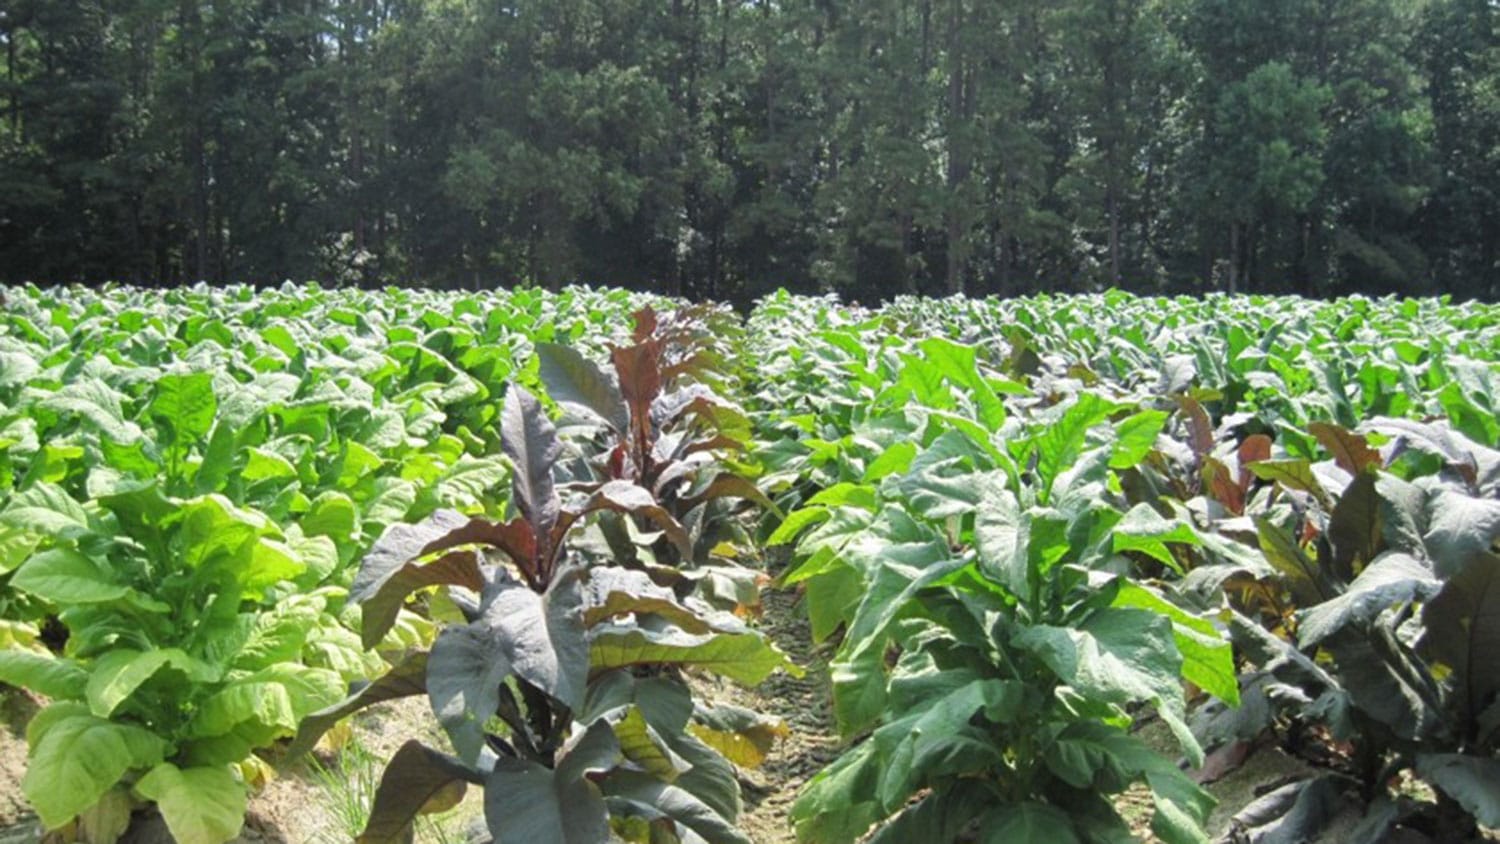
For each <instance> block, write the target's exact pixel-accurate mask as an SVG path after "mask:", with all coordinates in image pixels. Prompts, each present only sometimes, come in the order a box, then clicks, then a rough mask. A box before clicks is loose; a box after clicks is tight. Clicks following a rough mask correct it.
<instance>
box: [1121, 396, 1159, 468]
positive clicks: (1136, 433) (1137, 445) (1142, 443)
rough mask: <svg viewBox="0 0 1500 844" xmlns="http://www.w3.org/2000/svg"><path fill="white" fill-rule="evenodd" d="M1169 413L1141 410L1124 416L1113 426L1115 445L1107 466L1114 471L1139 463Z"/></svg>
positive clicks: (1154, 444) (1148, 451)
mask: <svg viewBox="0 0 1500 844" xmlns="http://www.w3.org/2000/svg"><path fill="white" fill-rule="evenodd" d="M1169 416H1170V414H1168V413H1167V412H1166V411H1164V410H1142V411H1140V412H1139V413H1135V414H1132V415H1130V416H1128V417H1126V418H1125V419H1124V420H1123V421H1121V422H1120V424H1119V425H1117V426H1116V427H1115V445H1114V449H1113V451H1112V452H1111V453H1110V456H1109V468H1111V469H1114V470H1116V471H1123V470H1125V469H1130V468H1133V467H1135V466H1137V465H1139V464H1140V462H1141V461H1142V460H1145V459H1146V456H1147V455H1148V454H1150V453H1151V449H1152V448H1154V447H1155V446H1156V438H1157V436H1159V435H1160V434H1161V431H1162V428H1164V427H1165V426H1166V424H1167V419H1168V418H1169Z"/></svg>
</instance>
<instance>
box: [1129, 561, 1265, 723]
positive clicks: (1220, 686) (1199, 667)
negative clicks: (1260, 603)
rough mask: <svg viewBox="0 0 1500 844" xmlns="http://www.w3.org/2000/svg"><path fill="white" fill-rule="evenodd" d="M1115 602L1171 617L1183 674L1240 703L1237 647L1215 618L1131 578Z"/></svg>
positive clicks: (1231, 700) (1204, 686) (1220, 695)
mask: <svg viewBox="0 0 1500 844" xmlns="http://www.w3.org/2000/svg"><path fill="white" fill-rule="evenodd" d="M1113 606H1116V607H1135V608H1138V609H1144V610H1151V611H1152V612H1155V613H1160V614H1161V615H1164V616H1166V617H1167V618H1169V619H1171V620H1172V638H1173V640H1174V641H1175V642H1176V643H1177V650H1178V652H1180V653H1181V654H1182V678H1183V679H1184V680H1187V681H1188V682H1190V683H1193V684H1194V685H1196V686H1197V687H1198V688H1200V689H1202V690H1204V691H1205V692H1208V693H1209V694H1211V695H1213V696H1214V697H1217V698H1219V699H1220V700H1222V701H1224V702H1226V703H1228V704H1229V705H1231V706H1238V705H1239V702H1240V686H1239V678H1238V677H1237V676H1236V674H1235V670H1234V647H1233V645H1231V644H1230V642H1229V640H1228V639H1227V638H1225V637H1224V636H1222V635H1220V633H1219V631H1218V629H1217V628H1215V627H1214V625H1213V623H1212V622H1210V621H1208V620H1207V619H1204V618H1199V617H1198V616H1195V615H1190V614H1188V613H1187V612H1186V611H1184V610H1183V609H1181V608H1180V607H1178V606H1177V605H1176V604H1173V603H1172V602H1171V601H1168V600H1167V599H1166V598H1164V597H1162V596H1161V595H1159V594H1157V593H1156V592H1155V591H1154V590H1152V589H1148V588H1147V587H1145V586H1142V585H1140V584H1138V583H1134V582H1131V581H1128V580H1127V581H1123V582H1122V583H1121V584H1120V591H1119V592H1118V593H1117V594H1116V596H1115V601H1114V604H1113Z"/></svg>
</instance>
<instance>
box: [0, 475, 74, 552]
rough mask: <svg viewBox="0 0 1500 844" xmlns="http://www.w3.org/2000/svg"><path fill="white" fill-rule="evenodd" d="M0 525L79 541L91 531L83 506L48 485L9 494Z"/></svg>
mask: <svg viewBox="0 0 1500 844" xmlns="http://www.w3.org/2000/svg"><path fill="white" fill-rule="evenodd" d="M0 524H5V525H7V526H9V527H12V528H17V529H20V530H24V531H28V532H30V533H38V534H44V535H46V536H52V537H56V538H58V539H79V538H81V537H85V536H88V535H89V534H90V533H92V532H93V531H92V529H91V528H90V527H89V517H88V512H87V511H85V510H84V509H83V505H82V504H79V503H78V502H77V501H75V500H73V497H72V496H70V495H68V493H67V492H65V491H64V490H63V489H62V487H59V486H56V485H53V484H50V483H39V484H36V485H35V486H33V487H32V488H30V489H27V490H22V491H21V492H18V493H16V494H14V495H12V496H11V497H10V501H9V502H8V503H7V504H6V505H5V509H4V510H3V511H0Z"/></svg>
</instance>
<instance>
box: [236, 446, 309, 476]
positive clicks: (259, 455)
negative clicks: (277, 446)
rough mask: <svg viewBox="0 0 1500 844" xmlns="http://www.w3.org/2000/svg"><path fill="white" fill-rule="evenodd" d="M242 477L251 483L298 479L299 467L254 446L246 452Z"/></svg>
mask: <svg viewBox="0 0 1500 844" xmlns="http://www.w3.org/2000/svg"><path fill="white" fill-rule="evenodd" d="M240 477H242V478H244V479H245V480H247V481H249V482H251V483H255V482H256V481H267V480H272V481H274V480H285V479H286V478H295V477H297V467H296V466H293V465H292V464H291V462H290V461H288V460H287V459H286V458H285V457H282V456H281V455H279V454H277V453H275V452H273V451H268V450H266V449H263V448H257V447H255V446H252V447H250V449H249V450H248V451H247V452H246V456H245V468H244V469H243V470H241V472H240Z"/></svg>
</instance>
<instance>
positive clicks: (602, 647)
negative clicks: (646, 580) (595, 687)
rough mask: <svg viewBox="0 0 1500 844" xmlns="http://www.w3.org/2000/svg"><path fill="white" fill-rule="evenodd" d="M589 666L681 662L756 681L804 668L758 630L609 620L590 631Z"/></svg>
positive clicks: (749, 682)
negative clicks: (695, 630)
mask: <svg viewBox="0 0 1500 844" xmlns="http://www.w3.org/2000/svg"><path fill="white" fill-rule="evenodd" d="M590 642H591V646H590V648H589V667H590V668H591V669H592V670H595V671H598V670H602V669H607V668H621V667H625V666H631V665H653V664H666V665H683V666H693V667H697V668H702V669H704V670H707V671H712V672H714V673H715V674H719V675H722V676H724V677H728V678H729V679H731V680H734V681H735V682H737V683H741V684H743V685H746V686H754V685H756V684H758V683H760V681H762V680H764V679H765V678H766V677H768V676H770V674H771V672H773V671H775V670H776V669H778V668H780V669H783V670H785V671H786V672H787V673H789V674H792V675H793V676H800V675H801V673H802V670H801V669H800V668H798V667H797V666H796V665H795V664H793V663H792V662H791V661H790V660H788V659H787V658H786V655H785V654H782V653H781V652H780V651H778V650H776V649H775V647H774V646H772V645H771V644H770V643H769V642H767V641H766V640H765V639H764V638H763V637H762V636H761V635H760V634H758V633H736V634H731V633H706V634H702V635H694V634H690V633H686V632H683V631H682V630H678V629H675V628H667V629H664V630H645V629H641V628H639V627H634V626H624V625H613V624H607V625H603V626H601V627H598V628H595V630H594V631H593V632H592V634H591V635H590Z"/></svg>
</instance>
